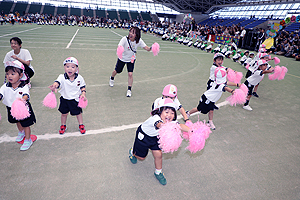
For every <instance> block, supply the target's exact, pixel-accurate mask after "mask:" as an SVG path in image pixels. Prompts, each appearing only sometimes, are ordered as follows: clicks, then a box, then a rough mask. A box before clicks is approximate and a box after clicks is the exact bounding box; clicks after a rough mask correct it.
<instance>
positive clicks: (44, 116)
mask: <svg viewBox="0 0 300 200" xmlns="http://www.w3.org/2000/svg"><path fill="white" fill-rule="evenodd" d="M76 33H77V34H76ZM127 34H128V30H123V29H100V28H91V27H89V28H87V27H68V26H64V27H62V26H46V25H44V26H38V25H18V24H16V25H14V26H11V25H3V26H0V57H1V59H2V60H1V62H2V61H3V59H4V57H5V54H6V53H7V52H8V51H10V50H11V47H10V43H9V39H10V38H11V37H15V36H17V37H20V38H21V39H22V41H23V45H22V47H23V48H25V49H28V50H29V51H30V53H31V55H32V57H33V61H32V65H33V67H34V69H35V75H34V77H33V78H32V79H31V85H32V88H31V90H30V95H31V100H30V102H31V104H32V107H33V109H34V112H35V115H36V118H37V123H36V124H35V125H33V126H32V129H31V130H32V134H35V135H37V136H38V140H37V141H36V142H35V143H34V144H33V145H32V147H31V148H30V149H29V150H28V151H26V152H20V150H19V148H20V145H19V144H17V143H16V142H14V140H15V137H16V136H17V132H18V131H17V128H16V125H13V124H10V123H8V121H7V113H6V108H5V106H4V104H2V103H1V104H0V114H1V116H2V119H1V121H0V179H1V184H0V199H230V200H233V199H237V200H240V199H289V200H291V199H295V200H296V199H299V198H300V193H299V187H300V167H299V166H300V148H299V147H300V125H299V122H300V121H299V119H300V100H299V98H300V93H299V87H298V86H299V85H300V63H299V62H297V61H295V60H294V59H291V58H285V57H282V56H281V57H279V58H280V59H281V63H280V65H281V66H285V67H287V68H288V73H287V75H286V76H285V79H284V80H281V81H278V80H276V81H270V80H269V79H268V76H265V78H264V80H263V81H262V82H261V83H260V86H259V88H258V94H259V95H260V97H259V98H255V97H252V98H251V100H250V106H251V107H252V108H253V111H246V110H244V109H242V106H241V105H238V106H236V107H231V106H230V105H223V104H222V102H224V101H225V99H226V98H227V97H228V96H229V95H230V93H223V95H222V97H221V99H220V100H219V101H218V102H217V103H219V105H221V106H220V109H219V110H217V111H215V112H214V124H215V126H216V130H214V131H213V132H212V134H211V135H210V137H209V139H208V140H207V142H206V146H205V148H204V149H203V150H202V151H201V152H198V153H196V154H191V153H190V152H189V151H187V150H185V148H186V147H187V146H188V143H187V142H186V141H183V143H182V145H181V147H180V149H179V150H178V151H177V152H175V153H173V154H164V157H163V171H164V174H165V177H166V179H167V181H168V183H167V185H166V186H162V185H160V184H159V182H158V181H157V180H156V179H155V177H154V175H153V172H154V164H153V157H152V155H151V153H150V154H149V156H148V157H147V159H146V160H145V161H143V162H138V163H137V164H136V165H133V164H131V162H130V161H129V159H128V150H129V148H130V147H131V146H132V144H133V140H134V137H135V130H136V128H137V126H138V125H139V124H140V123H142V122H143V121H145V120H146V119H147V118H148V117H149V116H150V111H151V105H152V103H153V101H154V100H155V99H156V98H157V97H159V96H161V92H162V90H163V88H164V86H165V85H167V84H174V85H176V86H177V88H178V97H179V100H180V102H181V104H182V105H183V107H184V108H185V109H186V110H189V109H192V108H193V107H196V106H197V105H198V101H199V98H200V96H201V95H202V94H203V93H204V92H205V89H206V82H207V80H208V77H209V69H210V67H211V65H212V60H213V54H211V53H206V52H204V51H201V50H199V49H195V48H193V47H187V46H184V45H180V44H178V43H172V42H169V41H162V40H161V39H160V38H159V37H156V36H155V35H151V34H142V39H143V40H144V41H145V43H146V44H147V45H148V46H151V45H152V44H153V43H154V42H158V43H159V44H160V53H159V55H158V56H155V57H154V56H153V54H152V53H151V52H147V51H145V50H143V49H139V50H138V53H137V61H136V64H135V70H134V73H133V78H134V82H133V88H132V97H131V98H128V97H126V96H125V95H126V91H127V72H126V69H124V71H123V73H121V74H119V75H117V76H116V78H115V85H114V87H109V85H108V80H109V76H110V75H111V72H112V71H113V69H114V66H115V63H116V61H117V56H116V48H117V45H118V42H119V40H120V39H121V37H122V36H124V35H127ZM68 46H69V48H67V47H68ZM70 56H74V57H76V58H77V59H78V61H79V73H80V74H81V75H82V76H83V77H84V79H85V81H86V84H87V98H88V101H89V105H88V107H87V108H86V109H84V111H83V119H84V124H85V126H86V129H87V133H86V134H85V135H80V133H79V131H78V122H77V119H76V117H74V116H69V117H68V120H67V127H68V129H67V131H66V133H65V134H64V135H59V134H58V129H59V126H60V113H59V111H58V110H57V109H49V108H46V107H44V106H43V105H42V100H43V98H44V97H45V96H46V95H47V94H48V93H49V92H50V90H49V89H48V86H49V85H51V84H52V83H53V81H54V80H56V78H57V77H58V75H59V74H62V73H64V69H63V64H62V63H63V61H64V59H65V58H67V57H70ZM272 56H274V55H272ZM270 64H271V65H272V66H274V62H273V61H270ZM224 66H226V67H230V68H232V69H234V70H237V71H240V72H243V74H245V73H246V69H245V68H243V67H242V66H241V65H240V64H238V63H234V62H233V61H231V60H230V59H225V61H224ZM4 74H5V73H4V66H3V65H2V68H1V70H0V81H1V83H3V80H4ZM244 80H245V79H242V81H244ZM232 88H234V87H232ZM56 96H57V99H58V98H59V93H57V94H56ZM207 119H208V117H207V115H203V114H199V115H198V114H197V115H193V116H191V120H192V121H193V122H196V121H197V120H207ZM179 121H180V122H182V123H183V121H182V119H179Z"/></svg>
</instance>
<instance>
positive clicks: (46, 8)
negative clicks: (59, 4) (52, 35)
mask: <svg viewBox="0 0 300 200" xmlns="http://www.w3.org/2000/svg"><path fill="white" fill-rule="evenodd" d="M54 10H55V7H54V6H51V5H46V4H45V6H44V10H43V14H48V15H50V14H51V15H54ZM57 14H59V13H57Z"/></svg>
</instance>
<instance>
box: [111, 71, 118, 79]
mask: <svg viewBox="0 0 300 200" xmlns="http://www.w3.org/2000/svg"><path fill="white" fill-rule="evenodd" d="M116 75H117V71H116V70H114V71H113V72H112V73H111V77H112V78H114V77H115V76H116Z"/></svg>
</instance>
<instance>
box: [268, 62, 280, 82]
mask: <svg viewBox="0 0 300 200" xmlns="http://www.w3.org/2000/svg"><path fill="white" fill-rule="evenodd" d="M280 73H281V67H280V66H278V65H277V66H275V68H274V73H273V74H269V79H270V80H272V81H273V80H275V79H277V78H278V77H279V76H280Z"/></svg>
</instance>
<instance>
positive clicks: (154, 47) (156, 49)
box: [151, 42, 159, 56]
mask: <svg viewBox="0 0 300 200" xmlns="http://www.w3.org/2000/svg"><path fill="white" fill-rule="evenodd" d="M151 49H152V53H153V56H157V55H158V53H159V44H158V43H157V42H154V43H153V44H152V47H151Z"/></svg>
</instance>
